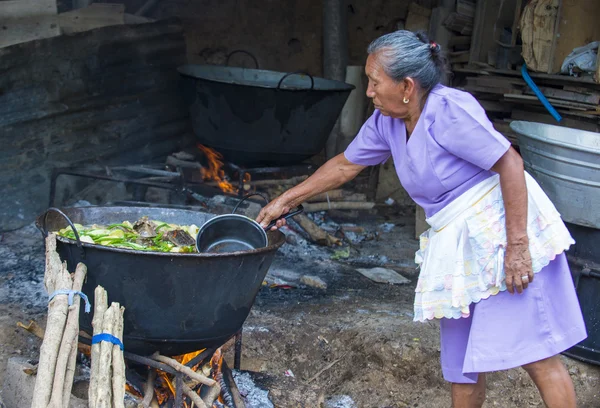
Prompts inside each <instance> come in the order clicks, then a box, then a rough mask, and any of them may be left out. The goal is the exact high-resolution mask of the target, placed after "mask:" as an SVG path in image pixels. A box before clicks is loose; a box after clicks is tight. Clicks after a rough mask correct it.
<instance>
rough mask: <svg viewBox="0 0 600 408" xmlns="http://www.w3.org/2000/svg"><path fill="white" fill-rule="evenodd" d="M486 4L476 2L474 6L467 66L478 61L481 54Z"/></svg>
mask: <svg viewBox="0 0 600 408" xmlns="http://www.w3.org/2000/svg"><path fill="white" fill-rule="evenodd" d="M486 9H487V7H486V2H485V1H478V2H477V4H476V5H475V18H474V20H473V35H472V37H471V38H472V39H473V40H472V41H471V49H470V54H469V65H473V64H474V63H475V62H478V61H480V59H479V56H480V54H481V44H482V41H481V38H482V34H483V30H484V26H483V25H484V16H485V12H486Z"/></svg>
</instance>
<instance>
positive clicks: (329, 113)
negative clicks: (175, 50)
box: [178, 65, 354, 166]
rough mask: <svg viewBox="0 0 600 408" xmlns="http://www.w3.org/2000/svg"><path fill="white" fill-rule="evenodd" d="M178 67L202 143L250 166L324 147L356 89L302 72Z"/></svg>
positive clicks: (293, 159)
mask: <svg viewBox="0 0 600 408" xmlns="http://www.w3.org/2000/svg"><path fill="white" fill-rule="evenodd" d="M178 70H179V73H180V74H181V78H182V81H181V87H182V94H183V96H184V99H185V101H186V103H187V104H188V105H189V109H190V117H191V120H192V127H193V129H194V133H195V134H196V137H197V138H198V140H199V141H200V143H202V144H203V145H206V146H209V147H212V148H214V149H216V150H218V151H219V152H220V153H222V154H223V155H224V157H225V159H226V160H227V161H229V162H232V163H236V164H238V165H246V166H263V165H282V166H285V165H290V164H295V163H300V162H301V161H302V160H305V159H307V158H309V157H312V156H314V155H316V154H318V153H319V152H321V151H322V150H323V147H324V146H325V143H326V142H327V138H328V137H329V134H330V133H331V129H332V128H333V126H334V125H335V122H336V120H337V118H338V116H339V114H340V112H341V111H342V108H343V107H344V104H345V103H346V99H348V96H349V95H350V92H351V91H352V90H353V89H354V86H353V85H350V84H347V83H345V82H340V81H333V80H330V79H324V78H317V77H313V76H310V75H308V74H306V73H301V72H291V73H284V72H276V71H267V70H262V69H248V68H234V67H221V66H216V65H184V66H182V67H179V69H178Z"/></svg>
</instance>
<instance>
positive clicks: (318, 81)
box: [177, 64, 356, 92]
mask: <svg viewBox="0 0 600 408" xmlns="http://www.w3.org/2000/svg"><path fill="white" fill-rule="evenodd" d="M177 71H178V72H179V74H180V75H182V76H184V77H189V78H193V79H196V80H203V81H208V82H217V83H221V84H228V85H235V86H243V87H249V88H261V89H274V90H279V91H286V92H306V91H309V90H310V91H311V92H348V91H352V90H353V89H355V88H356V87H355V86H354V85H352V84H348V83H346V82H343V81H337V80H335V79H326V78H322V77H318V76H312V78H313V80H314V81H315V83H314V87H313V88H312V89H310V88H297V87H290V86H286V84H285V83H284V84H282V86H281V87H280V88H278V87H277V83H278V80H279V79H280V78H278V80H274V81H273V83H272V84H269V85H267V84H263V83H261V82H258V81H253V80H250V79H244V80H241V79H240V78H239V77H241V76H243V74H244V73H249V74H254V75H258V76H262V77H267V76H270V77H271V76H279V75H280V76H281V77H283V76H284V75H291V73H286V72H280V71H272V70H267V69H253V68H239V67H224V66H219V65H206V64H205V65H202V64H186V65H182V66H180V67H178V68H177ZM194 71H196V72H194ZM198 71H199V72H198ZM210 71H229V72H231V73H232V74H234V75H235V77H234V78H231V79H229V78H228V79H224V78H218V77H217V76H214V75H207V73H210ZM299 74H300V73H299ZM290 82H291V83H293V82H294V78H291V79H290Z"/></svg>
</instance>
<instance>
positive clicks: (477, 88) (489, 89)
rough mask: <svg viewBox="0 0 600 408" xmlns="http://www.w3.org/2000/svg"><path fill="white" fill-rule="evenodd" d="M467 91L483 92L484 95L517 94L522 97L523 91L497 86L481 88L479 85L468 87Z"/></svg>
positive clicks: (466, 87)
mask: <svg viewBox="0 0 600 408" xmlns="http://www.w3.org/2000/svg"><path fill="white" fill-rule="evenodd" d="M464 88H465V90H467V91H469V92H483V93H491V94H498V95H504V94H516V95H520V94H522V93H523V91H521V90H519V89H515V88H511V87H505V88H499V87H496V86H479V85H467V86H465V87H464Z"/></svg>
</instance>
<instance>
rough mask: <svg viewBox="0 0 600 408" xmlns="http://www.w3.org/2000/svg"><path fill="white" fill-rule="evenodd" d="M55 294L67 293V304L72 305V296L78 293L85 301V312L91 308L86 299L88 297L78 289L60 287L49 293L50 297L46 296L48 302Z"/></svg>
mask: <svg viewBox="0 0 600 408" xmlns="http://www.w3.org/2000/svg"><path fill="white" fill-rule="evenodd" d="M57 295H68V296H69V306H73V298H74V297H75V295H79V296H80V297H81V298H82V299H83V300H84V301H85V312H86V313H89V312H90V311H91V309H92V307H91V306H90V301H89V300H88V297H87V296H86V295H85V293H83V292H80V291H78V290H68V289H60V290H57V291H55V292H54V293H52V294H51V295H50V297H49V298H48V302H50V301H51V300H52V299H54V296H57Z"/></svg>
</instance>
